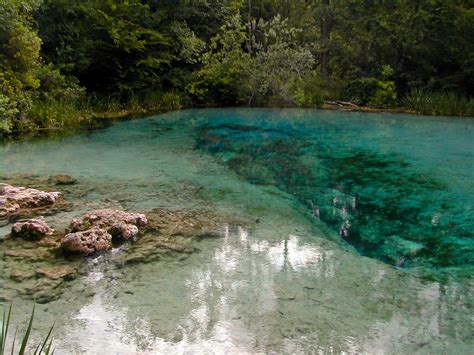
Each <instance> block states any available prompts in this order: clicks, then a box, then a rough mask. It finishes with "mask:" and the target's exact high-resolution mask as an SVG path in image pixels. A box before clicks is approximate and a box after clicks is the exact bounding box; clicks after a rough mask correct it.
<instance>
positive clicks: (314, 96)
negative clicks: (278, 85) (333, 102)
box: [293, 75, 328, 108]
mask: <svg viewBox="0 0 474 355" xmlns="http://www.w3.org/2000/svg"><path fill="white" fill-rule="evenodd" d="M293 92H294V94H293V101H294V103H295V105H296V106H299V107H306V108H314V107H322V106H323V104H324V100H325V99H326V97H327V96H328V92H327V90H326V89H325V88H324V87H323V85H322V83H321V79H320V78H319V76H317V75H313V76H311V77H309V78H306V79H300V80H298V81H296V82H295V83H294V88H293Z"/></svg>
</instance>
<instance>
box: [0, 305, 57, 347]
mask: <svg viewBox="0 0 474 355" xmlns="http://www.w3.org/2000/svg"><path fill="white" fill-rule="evenodd" d="M11 314H12V305H10V308H9V310H8V313H7V311H6V309H4V310H3V319H2V328H1V333H0V355H4V354H6V343H7V339H8V335H9V330H10V329H9V328H10V321H11ZM34 317H35V307H34V305H33V310H32V312H31V316H30V319H29V321H28V326H27V328H26V330H25V332H24V334H23V336H22V338H21V344H20V349H19V350H18V355H24V354H25V352H26V351H27V348H28V345H29V339H30V334H31V328H32V326H33V319H34ZM53 328H54V325H53V326H52V327H51V328H50V329H49V332H48V334H47V335H46V337H45V338H44V340H43V342H42V343H40V344H38V346H37V347H36V349H35V350H34V354H38V355H41V354H44V355H49V354H53V353H54V349H51V346H52V344H53V338H52V337H51V335H52V333H53ZM17 334H18V328H17V329H15V334H14V336H13V339H12V345H11V349H10V351H9V353H11V354H12V355H13V354H15V345H16V344H15V342H16V339H17Z"/></svg>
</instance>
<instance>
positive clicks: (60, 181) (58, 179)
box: [49, 175, 77, 185]
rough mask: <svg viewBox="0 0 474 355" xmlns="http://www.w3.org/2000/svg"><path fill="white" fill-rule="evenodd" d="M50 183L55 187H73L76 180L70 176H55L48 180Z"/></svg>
mask: <svg viewBox="0 0 474 355" xmlns="http://www.w3.org/2000/svg"><path fill="white" fill-rule="evenodd" d="M49 181H50V182H51V183H54V184H56V185H74V184H76V183H77V180H76V179H75V178H73V177H72V176H70V175H55V176H51V177H50V178H49Z"/></svg>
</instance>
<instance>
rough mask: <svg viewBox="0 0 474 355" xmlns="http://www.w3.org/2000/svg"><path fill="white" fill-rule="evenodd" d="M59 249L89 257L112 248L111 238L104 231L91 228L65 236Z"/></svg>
mask: <svg viewBox="0 0 474 355" xmlns="http://www.w3.org/2000/svg"><path fill="white" fill-rule="evenodd" d="M61 247H62V248H63V250H64V251H66V252H68V253H73V254H83V255H91V254H94V253H97V252H100V251H105V250H109V249H110V248H112V236H111V235H110V234H109V233H107V231H106V230H105V229H101V228H91V229H88V230H86V231H80V232H73V233H69V234H66V235H65V236H64V237H63V238H62V239H61Z"/></svg>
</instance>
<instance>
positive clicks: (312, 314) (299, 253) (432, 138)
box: [0, 110, 474, 354]
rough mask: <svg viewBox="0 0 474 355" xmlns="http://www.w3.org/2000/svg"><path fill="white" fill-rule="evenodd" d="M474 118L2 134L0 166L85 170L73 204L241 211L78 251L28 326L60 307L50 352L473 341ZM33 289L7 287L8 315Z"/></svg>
mask: <svg viewBox="0 0 474 355" xmlns="http://www.w3.org/2000/svg"><path fill="white" fill-rule="evenodd" d="M230 123H232V124H230ZM473 127H474V125H473V124H472V122H470V121H468V120H463V121H457V120H455V119H453V120H450V121H446V120H444V119H441V118H416V119H415V118H413V117H405V116H398V115H394V116H385V115H350V114H349V115H348V114H343V113H337V112H336V113H333V112H319V111H312V110H301V111H298V110H296V111H295V110H281V111H276V110H203V111H199V110H191V111H184V112H179V113H171V114H166V115H162V116H158V117H152V118H149V119H144V120H139V121H131V122H123V123H120V124H117V125H115V126H113V127H111V128H109V129H107V130H103V131H99V132H93V133H88V134H85V135H82V136H77V137H71V138H67V139H63V140H58V141H44V142H41V141H40V142H36V143H20V144H10V145H5V146H0V155H1V156H2V158H4V159H0V172H1V174H0V176H1V175H3V174H6V173H5V172H6V171H8V174H10V173H33V174H37V175H39V176H40V177H47V176H49V175H54V174H59V173H63V174H69V175H73V176H74V177H76V178H78V180H79V185H78V186H79V187H81V189H82V190H81V194H73V193H71V194H70V195H68V198H71V199H72V200H73V202H74V203H75V210H74V211H73V212H71V213H70V214H69V215H67V216H68V217H69V218H70V217H72V216H73V215H74V214H81V213H83V212H84V210H87V209H92V208H97V207H99V206H102V205H104V204H106V205H107V206H109V205H110V206H113V207H114V208H117V207H122V208H125V209H130V210H138V211H147V210H150V209H152V208H155V207H166V208H180V209H199V208H204V207H205V208H208V209H213V210H216V211H217V212H225V213H227V214H229V215H235V216H238V217H242V219H243V220H250V221H252V223H249V225H247V226H243V225H240V224H239V225H230V224H229V225H227V226H226V225H224V226H222V228H223V230H224V231H225V232H224V233H223V236H222V238H218V239H203V240H202V241H199V242H196V246H195V247H196V250H197V252H195V253H192V254H189V255H188V254H187V255H185V256H183V257H180V258H176V257H170V258H162V259H154V260H153V261H151V260H145V261H144V262H143V263H137V264H130V265H122V264H119V263H117V262H115V261H116V260H117V258H118V257H119V256H120V255H121V253H125V252H126V251H125V250H123V249H117V250H114V251H113V252H111V253H108V254H106V255H103V256H101V257H99V258H96V259H93V260H90V261H88V263H87V265H86V266H87V270H88V271H87V273H86V274H84V275H81V276H79V277H78V278H77V279H76V280H74V281H72V282H70V283H69V286H68V288H67V290H66V292H64V294H62V295H61V297H60V298H59V299H58V300H56V301H53V302H51V303H48V304H46V305H38V307H37V318H36V319H37V320H41V323H38V324H37V328H35V329H34V333H35V336H38V334H39V332H40V331H42V332H43V333H44V332H45V331H47V329H48V327H49V325H50V324H52V323H53V322H56V326H55V335H56V339H57V340H56V345H57V351H56V353H58V354H70V353H81V352H85V353H96V354H105V353H120V354H122V353H123V354H128V353H135V352H144V353H173V354H174V353H224V352H230V353H254V352H278V353H281V352H284V353H324V354H325V353H347V354H350V353H361V352H363V353H374V354H381V353H416V352H420V353H429V354H431V353H450V354H451V353H452V354H464V353H466V354H467V353H470V351H471V350H472V348H473V346H474V344H473V336H472V334H473V333H474V327H473V324H474V319H473V316H472V314H473V312H472V306H473V304H472V300H473V299H474V287H473V286H474V284H473V282H472V273H471V272H470V270H472V250H473V248H472V231H473V228H472V226H473V225H472V223H473V221H472V205H473V204H472V200H473V196H474V185H473V181H474V170H473V169H474V167H473V164H472V152H473V151H474V149H472V148H473V147H472V144H473V142H472V139H471V137H472V132H473V129H474V128H473ZM97 152H101V154H100V155H99V154H97ZM47 218H48V221H49V222H50V223H52V224H54V225H56V223H59V222H60V221H62V222H61V223H64V221H63V220H64V216H63V215H61V216H53V217H47ZM6 231H7V229H5V228H4V229H2V230H1V231H0V233H2V234H5V233H6ZM352 246H353V247H352ZM4 248H5V247H4V245H3V244H2V243H0V253H1V254H2V255H3V253H4V251H5V250H4ZM356 251H357V252H358V253H357V252H356ZM360 254H363V255H366V256H369V257H366V256H361V255H360ZM390 264H392V265H397V264H398V266H399V267H401V266H403V267H405V269H406V270H403V269H401V268H395V267H393V266H392V265H390ZM4 265H5V260H4V259H3V258H2V259H0V268H3V266H4ZM420 270H421V271H420ZM440 275H441V276H440ZM426 276H428V277H426ZM6 277H8V275H4V273H0V283H3V282H4V280H5V279H6ZM18 286H19V287H21V284H19V285H18ZM30 302H31V301H30V300H29V299H27V297H25V299H22V298H18V299H16V300H15V307H16V310H15V311H16V312H17V316H18V318H19V319H26V318H27V317H28V314H29V312H30V311H31V308H30V307H31V303H30ZM22 314H23V317H22Z"/></svg>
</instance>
